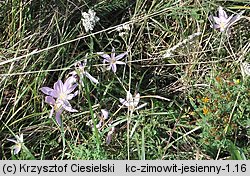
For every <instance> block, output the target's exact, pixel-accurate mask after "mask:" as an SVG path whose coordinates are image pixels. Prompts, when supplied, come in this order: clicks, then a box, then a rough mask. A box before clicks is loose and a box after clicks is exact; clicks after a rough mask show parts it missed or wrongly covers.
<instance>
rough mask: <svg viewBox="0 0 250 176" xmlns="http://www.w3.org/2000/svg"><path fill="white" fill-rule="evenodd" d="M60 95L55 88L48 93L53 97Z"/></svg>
mask: <svg viewBox="0 0 250 176" xmlns="http://www.w3.org/2000/svg"><path fill="white" fill-rule="evenodd" d="M59 95H60V92H58V91H56V90H53V91H52V92H51V93H50V96H52V97H54V98H58V97H59Z"/></svg>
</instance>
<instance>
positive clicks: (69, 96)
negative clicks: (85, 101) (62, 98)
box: [66, 91, 78, 100]
mask: <svg viewBox="0 0 250 176" xmlns="http://www.w3.org/2000/svg"><path fill="white" fill-rule="evenodd" d="M77 94H78V91H75V93H74V94H68V95H67V98H66V99H67V100H72V98H74V97H75V96H77Z"/></svg>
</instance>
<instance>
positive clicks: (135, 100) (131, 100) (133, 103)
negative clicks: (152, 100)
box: [119, 91, 147, 111]
mask: <svg viewBox="0 0 250 176" xmlns="http://www.w3.org/2000/svg"><path fill="white" fill-rule="evenodd" d="M119 101H120V103H121V104H122V105H123V106H127V108H128V109H129V111H134V110H138V109H141V108H142V107H144V106H146V105H147V103H144V104H142V105H140V106H138V104H139V101H140V94H139V93H137V94H136V95H135V96H134V97H133V96H132V94H131V93H130V92H129V91H127V97H126V100H125V99H123V98H119Z"/></svg>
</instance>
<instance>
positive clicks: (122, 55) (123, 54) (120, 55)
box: [115, 52, 128, 60]
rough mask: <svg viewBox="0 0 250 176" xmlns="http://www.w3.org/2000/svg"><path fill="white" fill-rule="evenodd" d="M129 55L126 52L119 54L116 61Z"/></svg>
mask: <svg viewBox="0 0 250 176" xmlns="http://www.w3.org/2000/svg"><path fill="white" fill-rule="evenodd" d="M127 54H128V52H125V53H122V54H119V55H118V56H116V57H115V58H116V60H119V59H122V58H123V57H124V56H126V55H127Z"/></svg>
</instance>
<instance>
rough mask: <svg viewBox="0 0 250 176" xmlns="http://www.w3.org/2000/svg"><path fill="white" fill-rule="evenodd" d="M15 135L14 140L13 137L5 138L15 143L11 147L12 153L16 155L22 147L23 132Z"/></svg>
mask: <svg viewBox="0 0 250 176" xmlns="http://www.w3.org/2000/svg"><path fill="white" fill-rule="evenodd" d="M15 137H16V140H14V139H7V140H8V141H11V142H14V143H15V145H14V146H13V147H12V148H13V149H14V155H17V154H18V153H19V152H20V151H21V148H22V143H23V134H20V136H18V135H16V136H15Z"/></svg>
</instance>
